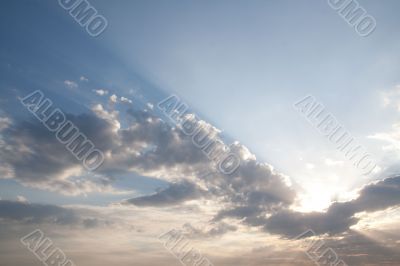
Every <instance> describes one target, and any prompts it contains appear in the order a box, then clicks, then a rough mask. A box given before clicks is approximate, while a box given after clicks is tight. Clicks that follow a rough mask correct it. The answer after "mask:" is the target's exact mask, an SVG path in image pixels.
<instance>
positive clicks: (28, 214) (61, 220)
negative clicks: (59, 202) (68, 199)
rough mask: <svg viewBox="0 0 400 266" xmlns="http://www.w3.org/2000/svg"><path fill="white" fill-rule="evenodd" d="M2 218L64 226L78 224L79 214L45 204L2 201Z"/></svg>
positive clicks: (0, 214) (0, 205)
mask: <svg viewBox="0 0 400 266" xmlns="http://www.w3.org/2000/svg"><path fill="white" fill-rule="evenodd" d="M0 218H2V219H7V220H15V221H19V222H24V223H45V222H48V223H55V224H63V225H71V224H77V223H79V221H80V218H79V216H78V215H77V213H76V212H75V211H73V210H71V209H67V208H63V207H59V206H55V205H44V204H31V203H27V202H17V201H8V200H0Z"/></svg>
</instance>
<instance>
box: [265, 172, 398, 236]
mask: <svg viewBox="0 0 400 266" xmlns="http://www.w3.org/2000/svg"><path fill="white" fill-rule="evenodd" d="M399 205H400V177H391V178H387V179H384V180H382V181H378V182H375V183H372V184H369V185H367V186H365V187H363V188H362V189H361V190H360V191H359V196H358V197H357V198H356V199H354V200H352V201H348V202H335V203H333V204H332V205H331V206H330V207H329V208H328V210H327V211H326V212H324V213H322V212H312V213H301V212H293V211H291V210H283V211H279V212H277V213H275V214H274V215H272V216H270V217H269V218H268V219H266V222H265V227H264V228H265V230H266V231H268V232H270V233H275V234H279V235H283V236H286V237H290V238H291V237H295V236H297V235H299V234H301V233H302V232H304V231H306V230H308V229H312V230H313V231H315V232H316V233H317V234H339V233H343V232H347V231H348V230H349V229H350V227H351V226H352V225H355V224H357V223H358V222H359V220H360V219H359V218H357V217H356V216H355V214H357V213H361V212H375V211H379V210H385V209H387V208H390V207H397V206H399Z"/></svg>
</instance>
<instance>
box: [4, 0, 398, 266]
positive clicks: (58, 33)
mask: <svg viewBox="0 0 400 266" xmlns="http://www.w3.org/2000/svg"><path fill="white" fill-rule="evenodd" d="M90 3H91V4H92V5H93V6H94V7H95V8H96V9H97V10H98V12H99V13H100V14H101V15H103V16H104V17H105V18H106V19H107V21H108V26H107V28H106V30H105V31H104V33H102V34H101V35H100V36H98V37H92V36H90V35H89V34H88V33H87V32H86V31H85V29H84V28H83V27H80V25H79V24H78V23H77V22H76V21H75V20H74V19H73V18H72V17H71V16H70V15H69V14H68V12H67V11H65V10H64V9H63V8H61V6H60V5H59V4H58V1H37V0H31V1H27V0H19V1H5V2H4V3H3V4H2V7H1V8H0V36H1V42H0V144H1V145H0V155H1V156H2V157H3V158H0V174H1V176H0V203H1V204H3V203H2V201H3V202H5V203H4V204H5V205H6V204H16V205H18V204H28V203H26V201H27V202H29V204H32V205H34V204H42V205H43V204H54V205H57V206H60V207H61V208H64V207H65V208H71V209H72V210H73V211H74V213H75V212H76V213H77V214H76V215H77V216H79V217H80V216H81V212H85V211H82V208H86V210H87V213H89V214H93V215H95V216H96V219H97V220H98V221H99V224H102V223H103V222H104V226H105V227H104V228H103V227H101V228H100V229H98V230H103V231H104V232H106V231H107V230H111V231H112V230H113V229H115V230H117V231H118V230H120V231H118V232H119V233H121V235H122V236H124V230H125V229H126V228H125V227H126V226H128V225H129V226H133V227H132V228H135V229H132V228H131V227H129V228H130V229H129V230H131V229H132V230H133V231H135V230H136V231H135V232H137V233H138V235H137V240H138V242H140V245H139V246H138V247H137V250H140V249H147V248H148V249H152V248H153V247H154V246H153V245H152V244H151V243H152V241H153V240H149V238H148V237H149V235H152V234H155V233H158V232H159V231H160V230H161V229H162V228H163V226H167V225H171V226H172V225H173V226H175V225H177V224H184V222H183V221H182V220H183V219H185V217H186V218H187V220H188V221H187V223H189V224H192V225H193V224H196V222H198V223H201V226H202V228H208V229H209V230H208V231H207V230H205V231H204V232H203V231H202V233H201V236H200V237H199V239H200V240H199V242H198V243H199V246H200V247H203V248H204V249H205V250H207V251H208V252H209V253H210V254H211V255H212V256H214V258H215V259H216V260H217V261H218V259H220V262H221V265H224V264H223V263H229V260H228V261H226V260H223V259H221V258H218V256H217V255H218V252H222V253H223V252H224V251H223V250H222V247H223V246H226V244H227V243H232V247H231V248H230V249H229V250H227V251H226V254H225V253H223V254H225V255H226V256H225V257H226V258H230V259H232V258H235V251H236V252H237V250H240V244H238V243H239V242H240V241H242V240H243V239H245V240H243V241H251V240H252V239H253V238H252V237H254V241H255V243H261V242H263V241H266V240H267V241H271V242H272V243H274V245H276V248H277V250H279V251H277V253H276V254H275V255H276V256H278V257H282V256H284V255H282V254H284V253H280V252H282V249H281V248H282V247H283V246H285V245H287V243H286V242H280V241H283V240H282V239H284V238H286V237H292V236H293V233H294V232H293V230H295V229H298V228H303V227H305V226H311V225H313V226H314V227H316V229H315V230H316V231H317V233H318V234H320V235H324V234H325V235H324V236H325V237H326V234H328V235H329V237H327V238H326V241H328V242H329V241H333V242H330V243H331V244H332V245H334V244H335V243H336V244H337V242H334V241H335V237H340V236H343V235H340V234H344V235H345V236H346V241H347V240H349V242H351V240H354V239H357V241H358V240H359V239H360V238H361V236H363V237H366V238H367V239H369V240H371V239H373V240H374V243H375V244H376V243H379V244H380V245H381V244H382V245H383V246H384V247H385V248H387V247H390V245H395V247H394V249H395V250H398V248H399V245H398V244H399V241H397V242H395V243H397V244H393V243H392V242H390V241H389V240H390V239H392V240H393V239H395V240H396V239H398V237H397V236H398V235H399V234H398V231H396V230H392V229H393V228H395V227H396V226H397V225H396V223H395V222H394V220H395V219H394V218H393V219H391V218H390V217H391V216H392V217H397V216H398V215H399V212H398V210H397V209H396V207H397V206H398V203H397V196H396V195H397V194H391V193H392V191H387V193H386V194H379V193H380V191H381V190H380V189H384V188H388V187H390V188H392V187H395V188H394V189H395V191H398V189H399V188H398V187H399V186H398V179H397V178H396V177H395V176H396V175H397V174H398V170H399V169H400V167H399V164H398V159H400V153H399V149H400V138H399V136H400V134H399V128H400V126H398V119H399V112H400V81H399V77H398V76H399V75H398V73H400V65H399V63H398V62H399V59H400V58H399V57H400V53H399V52H398V47H399V45H400V36H399V35H398V34H397V29H398V26H399V24H400V18H399V16H398V9H399V8H400V3H399V2H398V1H395V0H386V1H384V2H381V1H374V0H363V1H361V0H360V1H359V3H360V4H361V5H362V6H363V7H364V8H365V9H366V10H367V11H368V13H369V14H370V15H372V16H373V17H374V18H375V19H376V22H377V27H376V29H375V31H374V32H373V33H372V34H371V35H369V36H367V37H361V36H359V35H358V34H357V32H356V31H355V30H354V28H352V27H351V26H349V25H348V24H347V22H346V21H345V20H344V19H343V18H342V17H341V16H339V14H338V13H337V11H335V10H333V9H332V8H331V7H330V6H329V5H328V3H327V1H310V0H304V1H294V0H283V1H258V0H254V1H244V0H242V1H239V0H234V1H227V0H226V1H225V0H220V1H211V0H210V1H208V0H207V1H177V0H171V1H155V0H150V1H128V0H119V1H117V2H111V1H106V0H96V1H95V0H93V1H90ZM34 90H41V91H43V92H44V94H45V95H46V97H48V98H50V99H51V100H52V101H53V102H54V104H55V106H57V107H59V108H61V109H62V110H63V111H64V112H65V113H66V114H68V115H69V116H70V117H72V119H74V121H76V123H78V124H79V125H81V126H82V128H84V129H86V130H88V131H87V132H89V133H87V134H88V135H90V136H92V137H93V138H94V139H95V140H97V141H98V142H96V145H99V146H101V147H103V149H104V151H105V153H106V156H107V158H108V161H107V160H106V164H105V166H104V168H102V169H101V170H100V171H98V172H94V173H87V172H85V171H82V169H81V168H82V166H81V165H79V164H77V162H76V161H71V160H70V159H71V158H72V157H71V158H70V157H68V156H70V155H68V152H67V151H66V150H65V153H63V152H62V149H61V148H60V147H59V146H57V145H58V144H57V143H56V142H55V138H54V137H51V136H50V137H48V135H47V133H46V132H45V131H44V130H45V129H44V127H43V128H40V123H39V122H38V121H37V120H35V119H36V118H34V116H32V114H31V113H30V112H28V111H27V109H26V108H25V107H23V105H21V103H20V101H19V98H21V97H24V96H25V95H27V94H29V93H31V92H32V91H34ZM171 94H176V95H178V96H179V97H180V99H181V100H182V101H183V102H185V103H187V104H188V106H189V107H190V111H191V112H192V113H194V114H196V116H197V117H198V118H199V119H200V120H201V121H202V123H204V124H206V125H208V126H209V127H207V129H208V130H210V132H214V130H217V129H218V130H221V131H222V132H221V133H220V134H219V135H218V136H219V138H220V139H221V140H223V141H224V142H225V143H226V144H227V145H229V144H231V143H234V141H237V142H235V144H234V145H233V146H234V149H235V150H236V151H237V152H238V153H239V154H240V156H241V158H242V160H243V161H244V164H243V165H244V166H243V168H241V170H240V172H239V173H237V175H236V174H235V176H234V178H232V179H231V180H229V179H227V178H226V177H224V176H223V175H221V174H220V173H214V174H215V175H216V177H217V178H220V179H216V180H210V179H208V178H204V177H203V176H202V173H204V172H207V171H210V169H209V166H210V162H209V161H207V160H205V159H204V158H203V157H200V155H199V154H201V153H200V152H199V150H196V149H195V147H193V146H192V145H190V143H189V142H188V140H187V139H185V138H183V137H182V136H183V135H182V133H181V132H179V130H178V128H179V126H177V127H174V125H172V126H171V124H170V125H169V126H168V125H164V124H163V123H161V122H160V120H159V118H161V119H165V118H166V117H165V115H164V114H163V113H162V111H161V110H159V109H157V107H156V104H157V103H158V102H159V101H161V100H162V99H165V98H166V97H168V96H169V95H171ZM306 95H313V96H314V97H315V98H316V99H317V100H318V102H320V103H322V104H323V105H324V106H325V107H326V109H327V110H328V111H329V112H330V113H332V114H333V115H334V116H335V117H336V119H337V120H338V121H339V123H340V124H341V125H343V126H344V127H345V128H346V129H347V130H348V131H349V132H351V134H352V136H353V137H354V138H355V139H356V140H357V142H358V143H360V144H361V145H362V146H363V147H365V149H366V150H367V151H368V152H369V153H370V154H371V155H372V157H373V158H374V160H375V161H376V162H377V163H378V165H379V169H378V170H377V171H376V172H374V173H373V174H372V175H370V176H367V177H366V176H363V175H362V174H361V172H360V171H359V169H357V168H356V167H354V166H353V165H352V163H351V162H350V161H349V160H347V159H346V158H345V156H344V154H343V153H341V152H340V151H338V150H337V149H335V146H334V145H333V144H332V143H330V142H329V141H328V140H327V138H325V137H324V136H323V135H321V134H320V133H319V132H318V130H316V129H315V128H314V126H313V125H311V124H310V123H308V121H307V120H306V119H305V118H304V117H303V116H302V114H301V113H300V112H298V111H297V110H296V109H295V108H294V107H293V104H294V103H295V102H297V101H299V100H300V99H302V98H304V97H305V96H306ZM149 103H150V105H149ZM86 115H87V116H86ZM103 122H104V123H105V124H102V123H103ZM214 127H215V128H214ZM2 130H5V131H4V133H2V132H3V131H2ZM46 138H48V139H47V140H46ZM167 141H169V142H167ZM28 144H30V145H31V146H29V145H28ZM39 151H41V152H43V151H45V152H46V154H42V155H43V156H40V154H39ZM47 152H48V153H47ZM32 154H34V155H35V156H33V155H32ZM31 155H32V157H30V156H31ZM33 157H34V159H32V158H33ZM26 158H28V159H26ZM30 159H32V161H33V162H36V164H35V163H32V164H31V165H30V164H29V163H30V162H31V161H30ZM57 159H60V160H64V161H63V162H62V163H60V164H57ZM129 159H131V160H129ZM24 160H25V161H24ZM46 160H48V161H46ZM52 163H54V164H55V165H53V164H52ZM38 168H40V169H39V170H37V169H38ZM10 169H11V170H10ZM35 169H36V170H35ZM7 173H12V174H10V175H9V176H8V175H7ZM41 173H43V176H40V174H41ZM18 174H20V176H19V175H18ZM25 175H26V176H25ZM388 177H392V178H394V179H390V178H388ZM371 182H375V183H371ZM377 191H378V192H377ZM235 193H236V194H235ZM374 193H377V194H379V195H378V196H379V197H382V200H378V201H377V202H373V201H370V200H371V198H374V197H377V196H376V195H377V194H374ZM234 194H235V195H234ZM393 195H394V198H395V199H393V197H392V198H389V196H393ZM379 199H380V198H379ZM125 200H128V201H125ZM8 201H9V202H8ZM21 202H25V203H21ZM372 203H373V204H372ZM1 204H0V205H1ZM375 204H376V205H375ZM42 205H40V206H42ZM130 205H132V206H130ZM16 208H17V207H16ZM43 208H44V209H46V208H45V207H43ZM388 208H389V209H388ZM349 209H350V210H351V211H350V215H349V214H348V213H347V212H346V215H344V218H343V217H342V218H343V221H336V219H338V220H339V218H337V216H339V215H335V211H338V212H339V211H343V212H344V213H345V210H349ZM132 213H134V214H135V215H137V216H138V217H141V218H143V221H145V220H146V219H153V217H157V219H155V220H151V222H149V223H146V222H143V221H137V220H136V218H135V217H133V215H132ZM110 214H115V217H116V218H115V220H113V221H108V220H107V217H108V216H110ZM1 215H2V214H1V206H0V222H1V221H2V220H1V219H2V217H3V218H4V217H6V218H7V219H8V218H9V217H12V215H11V214H4V216H1ZM43 215H45V214H43ZM196 215H198V216H196ZM347 215H349V217H347ZM149 217H150V218H149ZM309 217H310V218H309ZM377 217H378V218H377ZM47 218H48V217H47V216H46V217H45V218H43V219H44V220H45V219H47ZM86 218H87V217H86ZM282 218H286V219H293V220H295V221H297V222H298V223H296V224H293V225H292V226H288V227H292V228H287V227H285V226H284V225H286V224H285V223H282V221H281V219H282ZM90 219H92V218H90ZM374 219H378V220H380V221H383V222H382V223H385V224H384V226H383V228H384V229H385V230H387V231H386V232H390V234H392V235H393V236H394V237H392V238H390V239H389V240H388V239H386V238H384V237H382V236H378V235H379V234H378V232H380V231H379V230H383V229H382V228H381V227H379V225H376V224H375V223H374V222H372V223H370V221H374ZM82 220H83V221H85V220H84V219H83V218H82ZM97 220H96V221H97ZM356 220H357V222H355V221H356ZM78 221H81V220H79V219H78ZM211 221H212V222H211ZM307 221H308V223H307ZM13 224H14V223H13V222H10V223H9V224H7V226H11V225H13ZM110 224H113V226H114V225H115V227H112V228H108V227H107V226H109V225H110ZM279 225H280V226H279ZM289 225H291V224H289ZM23 226H25V225H21V228H24V229H23V230H27V229H26V228H25V227H23ZM30 226H31V225H30ZM41 226H43V227H44V228H47V226H48V225H46V226H45V225H41ZM52 226H53V225H52ZM52 226H49V227H48V228H49V232H53V233H54V232H56V231H57V230H56V229H54V228H53V227H52ZM57 226H58V225H57ZM57 226H56V227H57ZM207 226H211V227H207ZM213 226H214V227H213ZM260 226H261V227H260ZM105 228H106V229H105ZM210 228H211V229H210ZM233 228H235V229H233ZM366 228H367V229H368V230H369V229H370V228H372V229H374V230H375V231H373V232H370V231H368V230H367V229H366ZM377 228H379V230H378V229H377ZM253 229H257V230H259V231H257V233H255V232H256V231H252V230H253ZM21 230H22V229H21ZM53 230H54V231H53ZM74 230H77V231H74V233H77V232H83V231H84V230H83V229H82V228H78V229H76V228H74ZM96 230H97V229H96ZM141 230H142V231H144V232H146V234H145V235H140V233H142V231H141ZM352 230H355V231H352ZM363 230H364V231H363ZM60 231H62V232H65V234H67V233H68V230H67V229H65V228H63V229H60ZM200 231H201V230H197V231H196V230H194V232H197V233H199V232H200ZM107 232H108V231H107ZM129 232H130V231H129ZM215 232H223V233H221V236H220V235H219V233H218V237H219V238H218V241H216V242H215V243H216V244H215V245H216V247H214V249H213V247H210V246H207V245H206V240H204V239H206V236H207V237H209V236H210V235H213V234H214V233H215ZM233 232H235V233H233ZM355 232H357V234H356V233H355ZM192 233H193V232H192ZM299 233H301V232H299ZM83 234H91V232H84V233H83ZM199 234H200V233H199ZM56 235H57V234H55V235H54V236H55V237H57V236H56ZM222 235H223V236H222ZM8 237H10V236H8ZM213 237H215V236H213ZM330 237H332V238H330ZM347 237H348V238H349V239H347ZM396 237H397V238H396ZM11 238H12V237H11ZM123 238H124V237H120V238H118V239H114V240H115V241H116V243H119V244H121V247H122V246H123V249H122V250H124V251H126V248H127V246H125V245H126V242H123V243H120V242H118V241H119V240H121V239H123ZM88 239H90V237H89V238H85V239H81V238H73V239H70V240H71V241H72V242H74V241H84V242H85V241H88V242H90V241H89V240H88ZM10 241H11V240H10ZM130 241H131V240H130ZM235 241H237V242H235ZM6 242H7V240H5V241H4V243H6ZM72 242H71V243H72ZM361 242H362V243H367V242H366V241H364V240H362V241H361ZM368 243H369V242H368ZM0 245H2V243H1V241H0ZM69 245H70V244H68V245H67V246H69ZM368 245H369V244H368ZM368 245H367V244H366V246H368ZM71 246H72V245H71ZM115 246H118V245H117V244H116V245H115ZM115 246H114V247H105V248H110V249H107V252H110V253H112V251H111V250H113V251H115V250H114V248H115ZM250 246H251V248H252V250H246V252H249V253H246V256H248V255H249V254H253V253H257V252H258V251H259V250H262V249H263V248H265V246H263V245H258V244H254V245H253V244H251V245H250V243H249V247H250ZM351 247H352V248H353V246H351ZM368 248H370V246H368ZM88 250H89V252H91V251H93V250H91V249H90V248H88ZM257 250H258V251H257ZM283 250H284V249H283ZM354 250H356V248H355V249H354ZM354 250H353V251H354ZM377 250H378V249H374V251H377ZM117 251H118V249H117ZM121 252H122V251H121ZM157 252H158V251H157ZM357 252H358V253H362V252H364V253H365V252H366V251H365V250H363V249H361V251H360V250H356V251H354V253H353V255H354V254H358V253H357ZM72 253H74V252H72ZM0 254H1V253H0ZM125 254H127V253H125ZM135 254H136V253H135ZM157 254H158V253H157ZM157 254H156V255H154V254H153V253H151V255H149V256H150V259H149V258H147V257H143V258H142V257H141V260H140V261H141V263H142V264H140V265H148V264H147V263H148V261H152V263H153V264H154V265H155V264H157V263H158V264H157V265H162V264H161V263H160V262H159V261H157V259H156V258H158V259H159V257H157ZM3 255H4V254H3ZM130 255H132V254H129V256H130ZM153 255H154V256H153ZM259 255H260V254H258V253H257V256H255V259H254V265H261V262H260V261H262V259H261V260H260V261H258V259H259V258H262V257H263V255H262V254H261V255H260V256H259ZM269 255H270V256H272V257H271V258H273V257H274V256H275V255H273V254H272V253H271V254H269ZM347 255H348V257H349V258H351V257H352V254H350V253H349V254H347ZM347 255H346V256H347ZM127 256H128V255H127ZM90 257H91V256H88V257H85V258H81V257H79V256H77V260H78V261H79V260H80V261H81V262H85V261H86V262H87V261H88V259H90ZM392 258H393V261H396V259H398V258H397V257H396V258H395V256H393V257H392ZM147 259H149V260H147ZM153 259H154V260H153ZM233 260H234V259H233ZM0 261H1V260H0ZM7 261H8V262H9V261H12V259H10V260H7ZM271 261H273V259H271ZM264 262H265V261H264ZM354 262H355V263H359V264H357V265H363V264H362V263H363V262H362V261H361V262H360V261H354ZM124 263H126V261H123V262H122V261H118V262H117V265H125V264H124ZM304 263H306V262H304ZM394 263H396V262H394ZM0 264H1V263H0ZM242 264H243V263H242ZM242 264H238V265H242ZM215 265H217V264H215ZM271 265H272V264H271ZM277 265H278V264H277ZM280 265H284V264H280ZM285 265H286V264H285ZM287 265H290V264H287ZM304 265H307V264H304ZM354 265H356V264H354ZM393 265H396V264H393Z"/></svg>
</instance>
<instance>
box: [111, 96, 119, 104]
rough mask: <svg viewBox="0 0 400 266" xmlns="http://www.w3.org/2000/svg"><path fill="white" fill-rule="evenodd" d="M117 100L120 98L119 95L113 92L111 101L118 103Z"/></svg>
mask: <svg viewBox="0 0 400 266" xmlns="http://www.w3.org/2000/svg"><path fill="white" fill-rule="evenodd" d="M117 100H118V97H117V95H115V94H113V95H111V96H110V101H111V102H113V103H116V102H117Z"/></svg>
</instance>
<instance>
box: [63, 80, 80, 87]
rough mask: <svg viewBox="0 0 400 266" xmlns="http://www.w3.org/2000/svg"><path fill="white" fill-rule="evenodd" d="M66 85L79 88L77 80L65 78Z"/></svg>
mask: <svg viewBox="0 0 400 266" xmlns="http://www.w3.org/2000/svg"><path fill="white" fill-rule="evenodd" d="M64 85H65V86H67V87H68V88H70V89H76V88H78V84H77V83H76V82H75V81H72V80H64Z"/></svg>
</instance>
